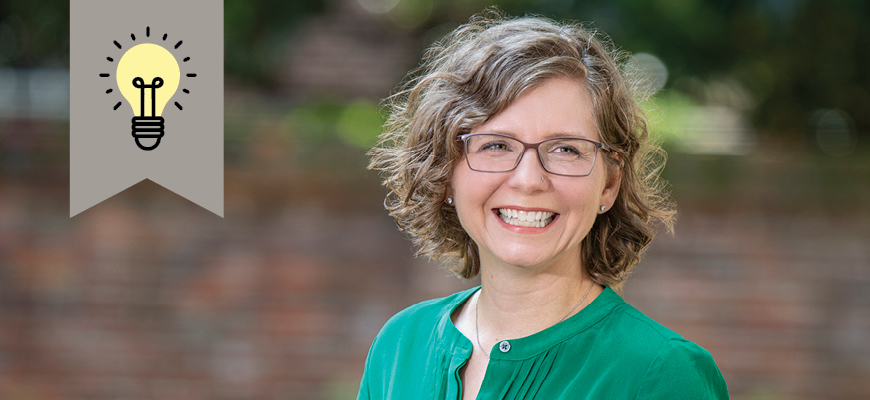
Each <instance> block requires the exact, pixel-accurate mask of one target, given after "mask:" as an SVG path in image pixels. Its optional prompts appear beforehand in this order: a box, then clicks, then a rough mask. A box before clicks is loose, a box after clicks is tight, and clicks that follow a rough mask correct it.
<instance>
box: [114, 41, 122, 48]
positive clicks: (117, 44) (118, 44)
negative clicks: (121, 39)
mask: <svg viewBox="0 0 870 400" xmlns="http://www.w3.org/2000/svg"><path fill="white" fill-rule="evenodd" d="M114 43H115V46H117V47H118V48H119V49H120V48H121V43H118V41H117V40H115V41H114Z"/></svg>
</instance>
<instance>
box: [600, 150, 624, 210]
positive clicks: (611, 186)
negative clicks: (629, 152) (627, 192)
mask: <svg viewBox="0 0 870 400" xmlns="http://www.w3.org/2000/svg"><path fill="white" fill-rule="evenodd" d="M612 157H613V158H614V160H615V161H617V163H616V164H610V163H605V164H604V165H605V166H606V168H607V179H606V181H605V182H604V188H603V189H602V191H601V205H602V206H604V207H605V210H604V211H601V212H600V213H604V212H607V211H608V210H610V209H611V208H613V203H615V202H616V195H617V194H619V185H620V183H621V182H622V165H624V164H623V161H622V156H621V155H619V154H618V153H613V156H612Z"/></svg>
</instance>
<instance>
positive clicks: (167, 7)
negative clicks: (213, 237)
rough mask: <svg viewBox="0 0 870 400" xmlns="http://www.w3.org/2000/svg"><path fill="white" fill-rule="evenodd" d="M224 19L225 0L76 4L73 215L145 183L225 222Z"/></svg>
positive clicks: (72, 5) (95, 0)
mask: <svg viewBox="0 0 870 400" xmlns="http://www.w3.org/2000/svg"><path fill="white" fill-rule="evenodd" d="M223 21H224V18H223V2H219V1H205V2H204V1H191V0H149V1H147V2H141V1H130V0H88V1H85V0H71V1H70V217H73V216H75V215H76V214H78V213H80V212H82V211H84V210H87V209H88V208H90V207H92V206H94V205H95V204H97V203H99V202H101V201H103V200H105V199H107V198H109V197H111V196H114V195H115V194H117V193H119V192H121V191H123V190H124V189H126V188H128V187H130V186H132V185H134V184H136V183H138V182H140V181H142V180H144V179H150V180H152V181H154V182H155V183H157V184H159V185H162V186H163V187H165V188H167V189H169V190H171V191H173V192H175V193H177V194H178V195H180V196H182V197H184V198H186V199H188V200H190V201H192V202H194V203H196V204H198V205H199V206H201V207H204V208H205V209H207V210H209V211H211V212H213V213H215V214H217V215H219V216H221V217H223V212H224V188H223V186H224V182H223V180H224V168H223V166H224V151H223V140H224V105H223V98H224V97H223V78H224V77H223V59H224V57H223V43H224V28H223ZM158 46H159V47H158ZM173 63H174V64H177V67H174V64H173ZM135 78H141V79H139V80H136V79H135ZM175 85H177V87H175ZM173 90H174V93H173ZM152 97H153V99H152ZM152 100H153V102H152ZM164 102H165V106H163V105H162V104H161V103H164ZM161 108H162V112H161Z"/></svg>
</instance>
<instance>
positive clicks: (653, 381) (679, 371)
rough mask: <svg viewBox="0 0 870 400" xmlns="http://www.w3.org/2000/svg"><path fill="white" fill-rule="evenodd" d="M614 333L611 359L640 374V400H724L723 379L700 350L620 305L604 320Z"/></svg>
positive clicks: (672, 332) (712, 363) (650, 319)
mask: <svg viewBox="0 0 870 400" xmlns="http://www.w3.org/2000/svg"><path fill="white" fill-rule="evenodd" d="M603 322H604V323H606V324H609V325H610V327H609V328H610V329H608V331H609V332H611V333H613V334H614V337H613V338H612V339H613V340H614V342H613V343H619V344H620V346H618V347H616V346H615V347H614V348H613V350H612V351H613V352H614V353H615V354H614V356H617V357H618V358H619V359H623V360H626V361H628V362H630V363H633V364H635V365H634V366H635V368H638V369H637V372H639V373H641V376H642V381H641V385H640V387H641V390H640V395H639V396H638V398H639V399H665V398H668V399H727V398H728V390H727V387H726V385H725V380H724V379H723V377H722V374H721V373H720V372H719V368H718V367H717V366H716V362H715V361H714V360H713V356H712V355H710V353H709V352H708V351H707V350H706V349H704V348H703V347H701V346H699V345H697V344H695V343H693V342H691V341H689V340H687V339H685V338H684V337H682V336H680V335H679V334H678V333H676V332H674V331H673V330H671V329H669V328H667V327H665V326H664V325H662V324H660V323H658V322H656V321H655V320H653V319H652V318H650V317H648V316H646V315H645V314H643V313H642V312H640V311H639V310H637V309H636V308H634V307H632V306H631V305H629V304H628V303H625V302H621V304H618V305H617V306H616V307H614V309H613V311H612V312H611V315H609V316H608V318H606V320H605V321H603Z"/></svg>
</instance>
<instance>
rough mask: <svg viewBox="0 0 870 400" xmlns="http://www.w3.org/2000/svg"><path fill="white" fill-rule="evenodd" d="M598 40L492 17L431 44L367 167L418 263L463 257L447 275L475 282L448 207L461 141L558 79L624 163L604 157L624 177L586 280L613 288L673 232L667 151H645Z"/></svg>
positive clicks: (637, 112)
mask: <svg viewBox="0 0 870 400" xmlns="http://www.w3.org/2000/svg"><path fill="white" fill-rule="evenodd" d="M597 36H599V35H597V34H596V33H590V32H589V31H587V30H586V29H583V28H582V27H581V26H580V25H578V24H573V23H566V24H562V23H557V22H554V21H552V20H549V19H545V18H540V17H524V18H515V19H512V18H507V17H505V16H503V15H502V14H500V13H499V12H498V11H495V10H487V11H485V12H484V13H482V14H480V15H477V16H474V17H472V19H471V20H470V22H469V23H467V24H464V25H462V26H460V27H458V28H456V29H455V30H454V31H453V32H452V33H450V34H449V35H448V36H446V37H445V38H444V39H442V40H441V41H439V42H437V43H435V44H434V45H432V46H431V47H430V48H429V49H428V50H427V51H426V53H425V55H424V57H423V61H422V64H421V66H420V67H419V68H417V69H416V70H414V71H412V72H411V73H410V74H409V79H408V80H407V81H406V83H405V84H404V85H402V86H401V88H400V90H399V91H398V93H396V94H395V95H393V96H391V97H390V98H388V99H387V100H386V101H385V102H386V106H387V108H388V109H389V112H390V115H389V118H388V120H387V123H386V124H385V125H384V132H383V134H381V137H380V141H379V142H378V144H377V145H376V146H375V148H373V149H372V150H371V152H370V155H371V156H372V161H371V164H370V165H369V168H371V169H375V170H379V171H381V174H382V176H383V178H384V185H385V186H386V187H387V188H388V189H389V190H390V193H389V195H388V196H387V199H386V200H385V202H384V205H385V207H386V208H387V210H388V211H389V212H390V215H391V216H393V217H394V218H395V219H396V222H397V224H398V226H399V228H400V229H402V230H403V231H405V232H407V233H408V234H409V235H410V237H411V239H412V241H413V242H414V244H415V245H416V246H417V247H418V250H417V254H418V255H426V256H429V257H432V258H433V259H436V260H440V259H443V258H444V257H445V256H447V257H449V256H453V257H456V258H458V259H459V263H458V265H456V266H455V267H454V268H452V271H453V272H454V273H456V274H457V275H458V276H460V277H462V278H471V277H474V276H476V275H477V274H478V273H479V272H480V258H479V256H478V250H477V245H476V244H475V243H474V241H473V240H472V239H471V238H470V237H469V236H468V234H467V233H466V232H465V231H464V230H463V229H462V226H461V225H460V223H459V219H458V217H457V214H456V209H455V208H453V207H451V206H447V205H446V204H445V203H444V201H445V192H446V190H447V187H448V185H449V182H450V177H451V174H452V172H453V169H454V167H455V166H456V163H457V162H458V161H459V160H460V159H461V157H462V151H463V149H462V145H461V142H458V141H457V140H456V137H457V136H458V135H461V134H464V133H468V132H470V131H471V130H472V129H473V128H474V127H476V126H478V125H480V124H482V123H484V122H485V121H487V120H489V119H490V118H492V117H494V116H495V115H497V114H498V113H499V112H501V111H502V110H504V109H505V108H507V107H508V106H509V105H510V104H511V103H512V102H513V101H514V100H515V99H517V98H518V97H519V96H520V95H522V94H523V93H525V92H526V91H528V90H529V89H530V88H533V87H535V86H536V85H538V84H540V83H542V82H543V81H545V80H547V79H549V78H553V77H557V76H565V77H570V78H574V79H578V80H579V81H581V82H584V84H585V87H586V88H587V89H588V90H589V93H590V94H591V97H592V103H593V112H594V114H595V115H594V119H595V122H596V125H597V128H598V130H599V135H600V139H601V141H602V142H604V143H605V144H607V145H609V146H610V147H611V148H613V149H615V150H616V152H617V154H619V157H602V158H603V159H604V160H607V162H608V168H621V169H622V174H621V181H620V189H619V194H618V195H617V198H616V202H615V203H614V205H613V207H612V208H611V209H610V210H608V211H607V212H606V213H603V214H600V215H598V217H597V219H596V221H595V223H594V225H593V227H592V229H591V230H590V232H589V234H588V235H587V236H586V238H585V239H584V240H583V242H582V244H581V246H582V258H583V259H582V260H580V261H581V263H582V265H583V266H584V267H585V268H586V270H587V272H588V273H589V274H590V276H591V277H592V279H593V280H594V281H595V282H596V283H599V284H602V285H605V286H610V287H613V288H614V289H619V288H620V287H621V285H622V283H623V282H624V280H625V278H626V276H627V274H628V272H629V270H630V269H631V268H632V267H633V266H634V265H635V264H637V262H638V261H639V260H640V256H641V253H642V252H643V250H644V249H645V248H646V247H647V245H648V244H649V242H650V241H651V240H652V238H653V236H654V235H655V230H654V224H655V222H656V221H660V222H663V223H664V224H665V225H667V226H668V228H672V223H673V218H674V215H675V211H674V206H673V203H672V202H671V200H670V197H669V196H668V195H667V193H665V192H664V190H663V186H664V185H663V183H662V182H661V181H660V179H659V172H660V171H661V168H662V167H663V165H664V159H665V158H664V152H663V151H662V150H661V148H659V147H658V146H656V145H654V144H652V143H650V141H649V138H648V136H649V135H648V128H647V123H646V118H645V115H644V113H643V111H642V110H641V108H640V107H639V105H638V101H639V94H638V91H637V90H635V89H634V87H636V85H630V84H629V83H630V82H629V81H627V80H626V78H625V77H624V76H623V75H624V74H623V71H622V70H621V69H620V66H619V64H617V62H616V61H614V58H617V59H619V58H620V57H623V58H624V57H625V53H619V52H614V51H610V50H608V48H607V47H605V45H603V44H602V42H601V41H599V40H598V39H597V38H596V37H597ZM604 43H607V42H606V41H605V42H604ZM605 154H606V153H605ZM620 158H621V161H620V160H619V159H620ZM578 179H583V178H578Z"/></svg>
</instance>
